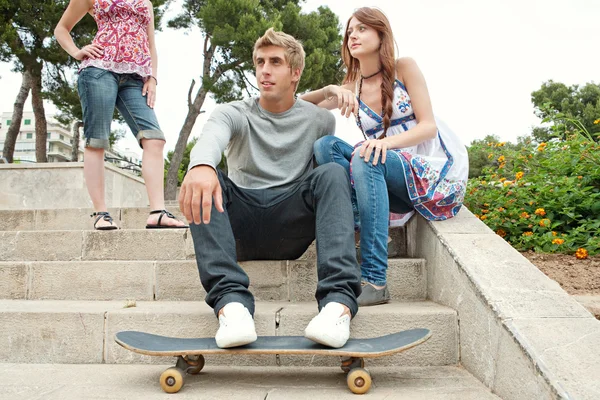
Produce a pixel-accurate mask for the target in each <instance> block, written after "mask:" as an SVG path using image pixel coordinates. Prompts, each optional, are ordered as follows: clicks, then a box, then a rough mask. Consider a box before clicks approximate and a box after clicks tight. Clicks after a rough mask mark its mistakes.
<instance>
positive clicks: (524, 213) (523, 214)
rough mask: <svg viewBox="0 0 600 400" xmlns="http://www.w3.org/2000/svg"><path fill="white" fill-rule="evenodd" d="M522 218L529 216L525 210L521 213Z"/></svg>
mask: <svg viewBox="0 0 600 400" xmlns="http://www.w3.org/2000/svg"><path fill="white" fill-rule="evenodd" d="M519 215H520V217H521V218H529V214H527V213H526V212H525V211H523V212H522V213H521V214H519Z"/></svg>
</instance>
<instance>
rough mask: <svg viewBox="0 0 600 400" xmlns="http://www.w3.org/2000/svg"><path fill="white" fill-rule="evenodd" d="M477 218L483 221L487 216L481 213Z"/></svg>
mask: <svg viewBox="0 0 600 400" xmlns="http://www.w3.org/2000/svg"><path fill="white" fill-rule="evenodd" d="M479 219H480V220H482V221H483V220H485V219H487V216H486V215H482V216H481V218H479Z"/></svg>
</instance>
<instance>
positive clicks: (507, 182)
mask: <svg viewBox="0 0 600 400" xmlns="http://www.w3.org/2000/svg"><path fill="white" fill-rule="evenodd" d="M512 183H513V182H512V181H505V182H504V186H509V185H512Z"/></svg>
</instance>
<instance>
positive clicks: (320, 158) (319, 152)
mask: <svg viewBox="0 0 600 400" xmlns="http://www.w3.org/2000/svg"><path fill="white" fill-rule="evenodd" d="M313 151H314V153H315V160H316V161H317V164H319V165H323V164H327V163H330V162H334V163H336V164H339V165H341V166H342V167H344V169H345V170H346V172H347V173H348V179H350V160H351V159H352V152H353V151H354V148H353V147H352V146H350V144H348V143H347V142H346V141H344V140H342V139H340V138H338V137H335V136H323V137H322V138H321V139H319V140H317V141H316V142H315V144H314V146H313ZM350 198H351V201H352V212H353V214H354V231H355V232H358V231H359V230H360V219H359V215H358V214H359V213H358V206H357V204H356V192H355V191H354V188H352V193H351V195H350ZM355 240H356V241H358V238H357V237H356V238H355Z"/></svg>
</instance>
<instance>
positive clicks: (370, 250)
mask: <svg viewBox="0 0 600 400" xmlns="http://www.w3.org/2000/svg"><path fill="white" fill-rule="evenodd" d="M352 176H353V178H354V187H355V190H356V196H357V204H358V211H359V214H360V224H361V231H360V252H361V259H362V263H361V272H362V278H363V280H364V281H365V282H367V283H370V284H371V285H373V286H374V287H375V288H377V289H381V288H383V287H384V286H385V285H386V283H387V266H388V254H387V240H388V228H389V213H390V202H392V206H393V208H394V211H396V212H407V211H409V210H410V209H412V207H411V206H410V205H409V204H410V199H409V198H408V192H407V191H406V180H405V178H404V169H403V166H402V162H401V160H400V158H399V156H398V154H397V153H396V152H394V151H388V152H387V160H386V162H385V164H382V163H379V164H377V165H376V166H374V165H373V164H372V163H371V162H365V161H364V159H363V158H361V157H360V156H359V155H358V152H357V153H356V154H355V155H354V156H353V157H352Z"/></svg>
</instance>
